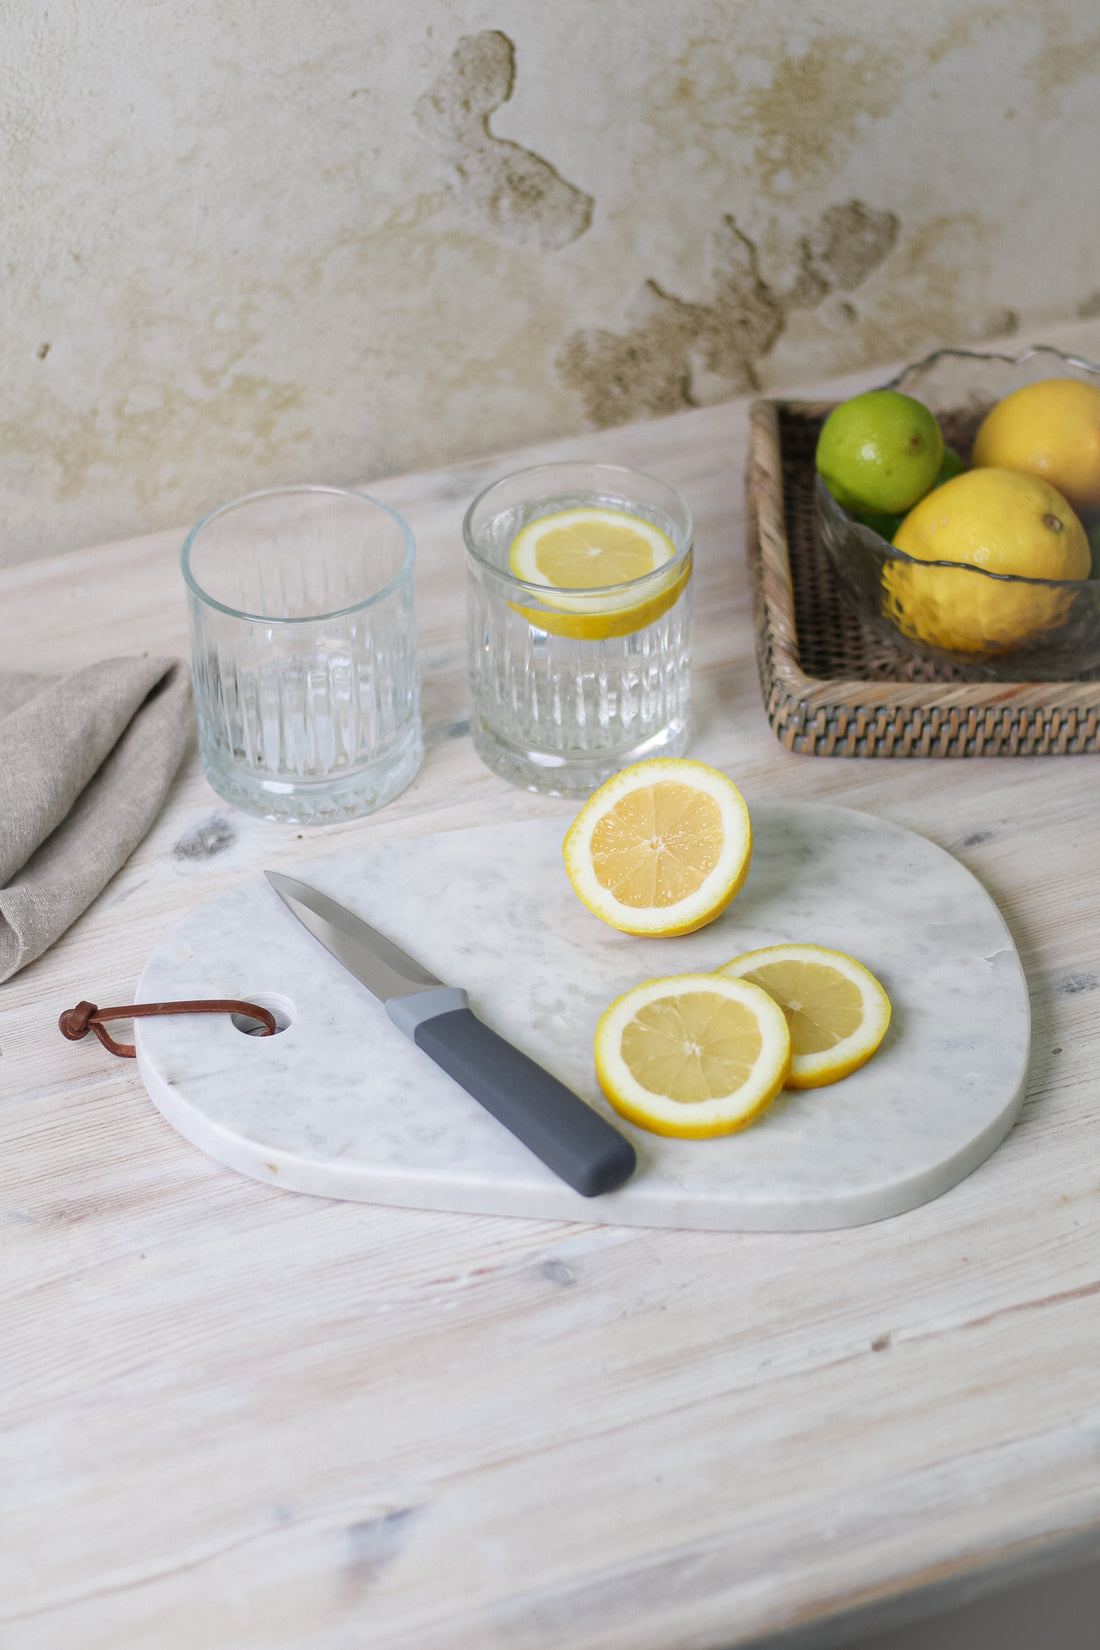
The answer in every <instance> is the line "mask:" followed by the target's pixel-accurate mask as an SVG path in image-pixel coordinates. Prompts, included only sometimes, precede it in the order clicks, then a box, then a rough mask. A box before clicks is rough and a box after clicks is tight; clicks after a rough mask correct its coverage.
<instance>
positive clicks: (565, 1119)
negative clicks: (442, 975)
mask: <svg viewBox="0 0 1100 1650" xmlns="http://www.w3.org/2000/svg"><path fill="white" fill-rule="evenodd" d="M264 875H265V876H266V877H267V880H268V882H269V883H270V884H271V886H272V888H273V889H274V890H275V892H276V893H277V894H278V896H279V898H280V899H281V900H282V901H283V903H284V905H286V907H287V909H288V910H290V911H291V912H292V913H293V914H294V916H296V917H297V919H298V921H299V922H300V923H301V924H302V925H303V927H305V928H306V929H308V930H309V932H310V933H311V934H312V935H313V937H314V939H315V940H319V941H320V943H321V944H322V945H323V946H324V947H325V949H326V950H327V951H328V952H330V953H331V955H332V956H334V957H335V958H336V959H337V961H338V962H340V963H342V964H343V966H344V967H345V968H346V969H347V970H348V971H349V972H350V973H351V974H353V975H354V976H355V978H356V979H357V980H358V981H359V982H360V984H362V985H365V986H366V988H367V990H368V991H370V992H371V993H372V994H373V995H374V996H375V997H377V998H379V1000H380V1001H381V1002H382V1003H383V1004H384V1005H385V1009H386V1013H387V1014H388V1015H389V1017H390V1019H391V1020H392V1021H393V1023H394V1025H396V1026H397V1028H398V1030H399V1031H402V1032H404V1034H405V1036H406V1037H408V1038H410V1039H411V1041H412V1042H413V1043H415V1045H416V1047H417V1048H419V1049H421V1050H423V1052H424V1053H425V1054H427V1055H429V1056H430V1057H431V1059H433V1060H434V1061H435V1063H436V1065H437V1066H439V1067H441V1069H442V1070H443V1071H445V1072H446V1073H447V1074H448V1076H450V1077H453V1078H454V1080H455V1081H456V1082H457V1083H460V1084H461V1085H462V1087H463V1088H464V1089H465V1090H466V1092H467V1093H468V1094H470V1095H472V1096H473V1098H474V1099H475V1100H477V1101H479V1102H480V1104H481V1105H483V1106H484V1107H485V1109H486V1111H488V1112H490V1113H491V1114H492V1116H493V1117H495V1118H496V1119H497V1121H498V1122H499V1123H503V1125H504V1127H505V1128H506V1129H508V1130H509V1131H510V1132H511V1133H512V1134H514V1135H515V1136H516V1138H517V1140H521V1141H522V1142H523V1144H524V1145H525V1146H526V1147H527V1148H528V1150H529V1151H532V1152H533V1153H534V1154H535V1156H536V1157H537V1158H539V1159H540V1160H541V1161H542V1162H543V1163H545V1164H546V1166H547V1168H549V1169H552V1170H553V1172H554V1173H555V1174H556V1175H558V1176H559V1178H560V1179H562V1180H564V1181H566V1183H567V1184H568V1185H570V1186H572V1187H573V1188H574V1190H575V1191H578V1192H580V1193H581V1195H582V1196H583V1197H596V1196H598V1195H599V1194H600V1193H602V1192H610V1191H613V1190H614V1189H615V1187H617V1186H621V1185H622V1184H623V1182H624V1181H626V1180H628V1179H629V1178H630V1176H631V1174H632V1173H633V1172H634V1167H635V1162H636V1157H635V1152H634V1147H633V1146H632V1145H631V1143H630V1141H629V1140H627V1138H626V1137H625V1135H622V1134H620V1133H619V1131H618V1130H617V1129H615V1128H612V1126H611V1124H610V1123H608V1122H607V1121H606V1119H604V1118H603V1117H601V1116H600V1114H599V1113H598V1112H596V1111H593V1109H592V1107H591V1106H589V1105H587V1104H586V1103H585V1102H584V1101H583V1100H582V1099H581V1098H580V1096H579V1095H577V1094H574V1093H573V1091H572V1089H568V1088H566V1086H565V1084H564V1083H560V1082H559V1081H558V1079H557V1078H556V1077H554V1076H553V1075H552V1074H551V1073H550V1072H548V1071H546V1070H545V1069H544V1067H542V1066H540V1065H538V1064H536V1062H535V1061H534V1060H532V1059H530V1058H529V1057H528V1056H527V1055H526V1054H524V1053H523V1052H522V1051H521V1050H520V1049H518V1048H516V1047H515V1046H514V1045H513V1044H512V1043H509V1042H507V1041H506V1040H505V1039H504V1038H503V1037H500V1036H498V1035H497V1033H496V1032H495V1031H493V1030H492V1028H491V1027H490V1026H487V1025H486V1024H485V1023H484V1021H483V1020H479V1019H478V1017H477V1015H476V1014H475V1013H474V1012H473V1010H472V1009H471V1008H470V1006H469V1004H468V1001H467V997H466V992H465V991H464V990H463V989H462V987H461V986H448V985H444V983H443V981H442V980H439V979H437V978H436V976H435V975H434V974H432V973H430V972H429V970H428V969H426V968H424V967H422V966H421V964H420V963H418V962H416V961H415V960H414V959H413V958H412V957H410V956H409V955H408V954H407V952H405V951H403V950H402V949H401V947H400V946H399V945H396V944H395V943H394V942H393V940H391V939H388V938H387V937H386V935H385V934H380V933H379V932H378V930H377V929H376V928H372V927H371V925H370V923H368V922H364V921H363V919H362V917H357V916H356V915H355V913H354V912H353V911H349V910H348V909H347V907H346V906H343V905H340V904H339V903H338V902H337V901H336V900H334V899H330V898H329V897H328V895H327V894H322V893H320V892H319V890H318V889H316V888H311V887H309V885H308V884H307V883H304V882H299V881H298V879H297V877H289V876H285V875H284V874H283V873H282V872H281V871H266V872H265V873H264Z"/></svg>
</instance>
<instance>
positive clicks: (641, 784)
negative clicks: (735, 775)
mask: <svg viewBox="0 0 1100 1650" xmlns="http://www.w3.org/2000/svg"><path fill="white" fill-rule="evenodd" d="M562 852H563V854H564V857H565V868H566V872H567V874H568V876H569V880H570V882H571V883H572V885H573V888H574V891H575V892H576V894H577V895H578V897H579V898H580V899H581V900H582V901H583V902H584V904H585V905H587V907H588V909H589V910H590V911H592V912H593V913H594V914H595V915H596V916H598V917H600V918H601V919H602V920H603V921H604V922H606V923H608V924H609V925H610V926H611V927H612V928H618V929H620V930H621V931H622V932H624V933H628V934H687V933H690V932H691V931H692V930H693V929H696V928H701V927H703V925H704V924H705V923H708V922H710V921H712V920H713V918H714V917H716V916H718V914H719V912H721V911H723V910H725V908H726V906H727V905H728V904H729V902H730V900H731V899H733V897H734V895H735V894H736V893H737V891H738V889H739V888H740V887H741V886H742V884H743V882H744V880H745V878H746V876H747V875H748V870H749V862H750V859H751V856H752V825H751V822H750V819H749V812H748V809H747V807H746V806H745V801H744V798H743V797H742V795H741V793H740V791H739V790H738V789H737V786H736V785H735V784H734V783H733V781H732V779H730V778H729V777H728V776H727V775H726V774H724V773H721V772H720V771H719V770H718V769H716V768H711V767H708V766H707V764H706V763H703V762H695V761H691V760H689V759H688V758H684V757H656V758H653V759H652V760H650V761H647V762H638V763H635V764H634V765H633V766H632V767H629V768H626V769H624V770H623V771H622V772H621V773H617V774H614V775H613V776H612V778H611V779H608V780H606V781H605V783H604V784H603V785H601V786H600V788H599V790H597V791H595V792H593V794H592V795H591V796H590V797H589V799H588V801H587V802H586V803H585V805H584V807H583V808H582V809H581V811H580V813H579V814H578V815H577V817H576V819H575V820H574V821H573V823H572V825H571V826H570V827H569V830H568V832H567V833H566V837H565V841H564V843H563V845H562Z"/></svg>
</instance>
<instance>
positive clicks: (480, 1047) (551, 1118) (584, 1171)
mask: <svg viewBox="0 0 1100 1650" xmlns="http://www.w3.org/2000/svg"><path fill="white" fill-rule="evenodd" d="M413 1042H414V1043H415V1044H416V1046H417V1048H421V1049H423V1050H424V1053H425V1054H430V1055H431V1057H432V1059H433V1060H434V1061H435V1063H436V1065H437V1066H441V1067H442V1069H443V1070H444V1071H445V1072H447V1074H448V1075H449V1076H451V1077H453V1078H454V1079H455V1082H456V1083H461V1085H462V1087H463V1088H464V1089H465V1090H466V1092H467V1093H468V1094H472V1095H473V1097H474V1099H475V1100H478V1101H480V1103H481V1104H482V1105H483V1106H484V1107H485V1109H486V1111H488V1112H491V1113H492V1115H493V1116H494V1117H495V1118H496V1119H497V1121H498V1122H500V1123H503V1124H504V1127H505V1128H506V1129H509V1130H510V1131H511V1132H512V1134H514V1135H515V1136H516V1138H517V1140H522V1141H523V1144H524V1145H525V1146H526V1147H527V1148H528V1150H530V1151H532V1152H534V1154H535V1156H536V1157H538V1158H540V1159H541V1160H542V1162H543V1163H545V1164H546V1166H547V1168H549V1169H553V1171H554V1173H555V1174H556V1175H558V1176H559V1177H560V1178H561V1179H562V1180H564V1181H566V1182H567V1183H568V1184H569V1185H570V1186H572V1187H573V1188H574V1190H575V1191H578V1192H580V1194H581V1196H582V1197H596V1196H597V1195H598V1194H599V1193H600V1192H610V1191H613V1190H614V1189H615V1187H616V1186H621V1185H622V1184H623V1181H624V1180H627V1179H629V1177H630V1175H631V1174H632V1173H633V1172H634V1165H635V1161H636V1160H635V1155H634V1147H633V1146H632V1145H631V1144H630V1141H629V1140H627V1139H626V1137H625V1135H621V1134H620V1133H619V1131H618V1129H613V1128H612V1127H611V1124H610V1123H608V1122H607V1121H606V1120H605V1119H604V1118H602V1117H601V1116H600V1114H599V1112H596V1111H593V1110H592V1107H591V1106H588V1105H586V1104H585V1102H584V1101H583V1100H582V1099H581V1098H580V1096H579V1095H576V1094H574V1093H573V1091H572V1089H567V1088H566V1086H565V1084H564V1083H559V1082H558V1080H557V1078H556V1077H552V1076H551V1074H550V1073H549V1072H548V1071H545V1070H544V1069H543V1068H542V1066H539V1065H536V1064H535V1062H534V1060H530V1059H528V1057H527V1055H526V1054H523V1053H521V1051H520V1050H519V1049H518V1048H515V1047H513V1045H512V1044H511V1043H509V1042H506V1041H505V1039H504V1038H503V1037H498V1036H497V1034H496V1032H495V1031H492V1030H490V1028H489V1027H488V1026H487V1025H485V1024H484V1023H483V1022H482V1021H481V1020H479V1019H478V1017H477V1015H476V1014H475V1013H474V1012H473V1010H472V1009H469V1008H457V1009H452V1010H451V1011H450V1012H448V1013H444V1014H436V1015H433V1016H432V1017H431V1018H429V1019H423V1020H421V1021H420V1022H419V1024H418V1025H417V1026H416V1027H415V1029H414V1031H413Z"/></svg>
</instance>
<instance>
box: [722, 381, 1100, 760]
mask: <svg viewBox="0 0 1100 1650" xmlns="http://www.w3.org/2000/svg"><path fill="white" fill-rule="evenodd" d="M831 405H832V403H827V404H826V403H816V402H796V401H757V402H755V403H754V405H753V408H752V413H751V435H750V444H749V459H748V467H747V471H746V490H747V504H748V510H747V522H748V534H747V552H748V559H749V568H750V574H751V578H752V590H753V617H754V626H755V631H756V655H757V662H758V665H759V669H760V683H761V687H762V689H763V694H764V703H765V707H766V709H767V715H768V720H769V722H770V723H771V725H772V728H773V730H774V732H775V734H776V737H777V738H778V739H779V742H780V743H781V744H782V745H784V746H785V747H786V749H787V750H791V751H797V752H799V753H801V754H804V755H810V756H955V757H958V756H1040V755H1079V754H1083V753H1086V752H1098V751H1100V682H1096V681H1074V682H1039V683H1035V682H974V681H972V680H970V679H968V678H967V676H966V674H965V672H963V671H960V670H957V669H956V668H955V667H953V666H952V665H950V664H948V663H941V662H938V661H933V660H929V659H921V658H918V657H917V656H916V655H914V654H913V653H912V652H910V651H909V650H908V649H906V648H905V646H904V645H903V644H901V643H899V645H898V646H897V647H896V648H892V647H891V646H890V644H889V643H886V642H883V641H881V640H880V639H878V638H876V637H875V636H873V635H871V634H870V633H869V632H868V631H867V630H866V629H865V627H864V625H863V623H862V621H861V620H860V618H859V617H858V615H856V614H855V613H854V612H852V611H851V610H850V609H849V608H848V606H847V604H846V603H845V601H844V599H843V596H842V594H841V592H840V590H839V589H838V587H837V584H836V580H835V578H834V576H833V573H832V569H831V568H830V566H829V561H828V557H827V555H826V552H825V548H824V546H823V545H822V543H821V541H820V537H819V535H818V531H817V525H816V520H815V513H814V463H813V458H814V449H815V447H816V445H817V435H818V431H819V429H820V427H821V423H822V420H823V419H824V418H825V416H826V414H827V413H828V412H829V410H830V407H831ZM948 422H949V421H947V420H943V419H941V423H944V425H945V434H946V435H947V436H948V440H949V442H950V444H951V445H952V446H954V447H955V448H956V450H958V451H960V452H962V453H964V454H965V453H966V452H967V451H968V450H969V446H970V441H971V439H972V436H973V426H974V424H975V422H976V419H975V415H974V414H973V413H971V414H970V415H969V416H968V417H967V418H966V419H965V420H963V419H960V420H959V421H958V422H957V423H956V424H955V425H954V426H953V427H951V428H948V427H947V426H948Z"/></svg>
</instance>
